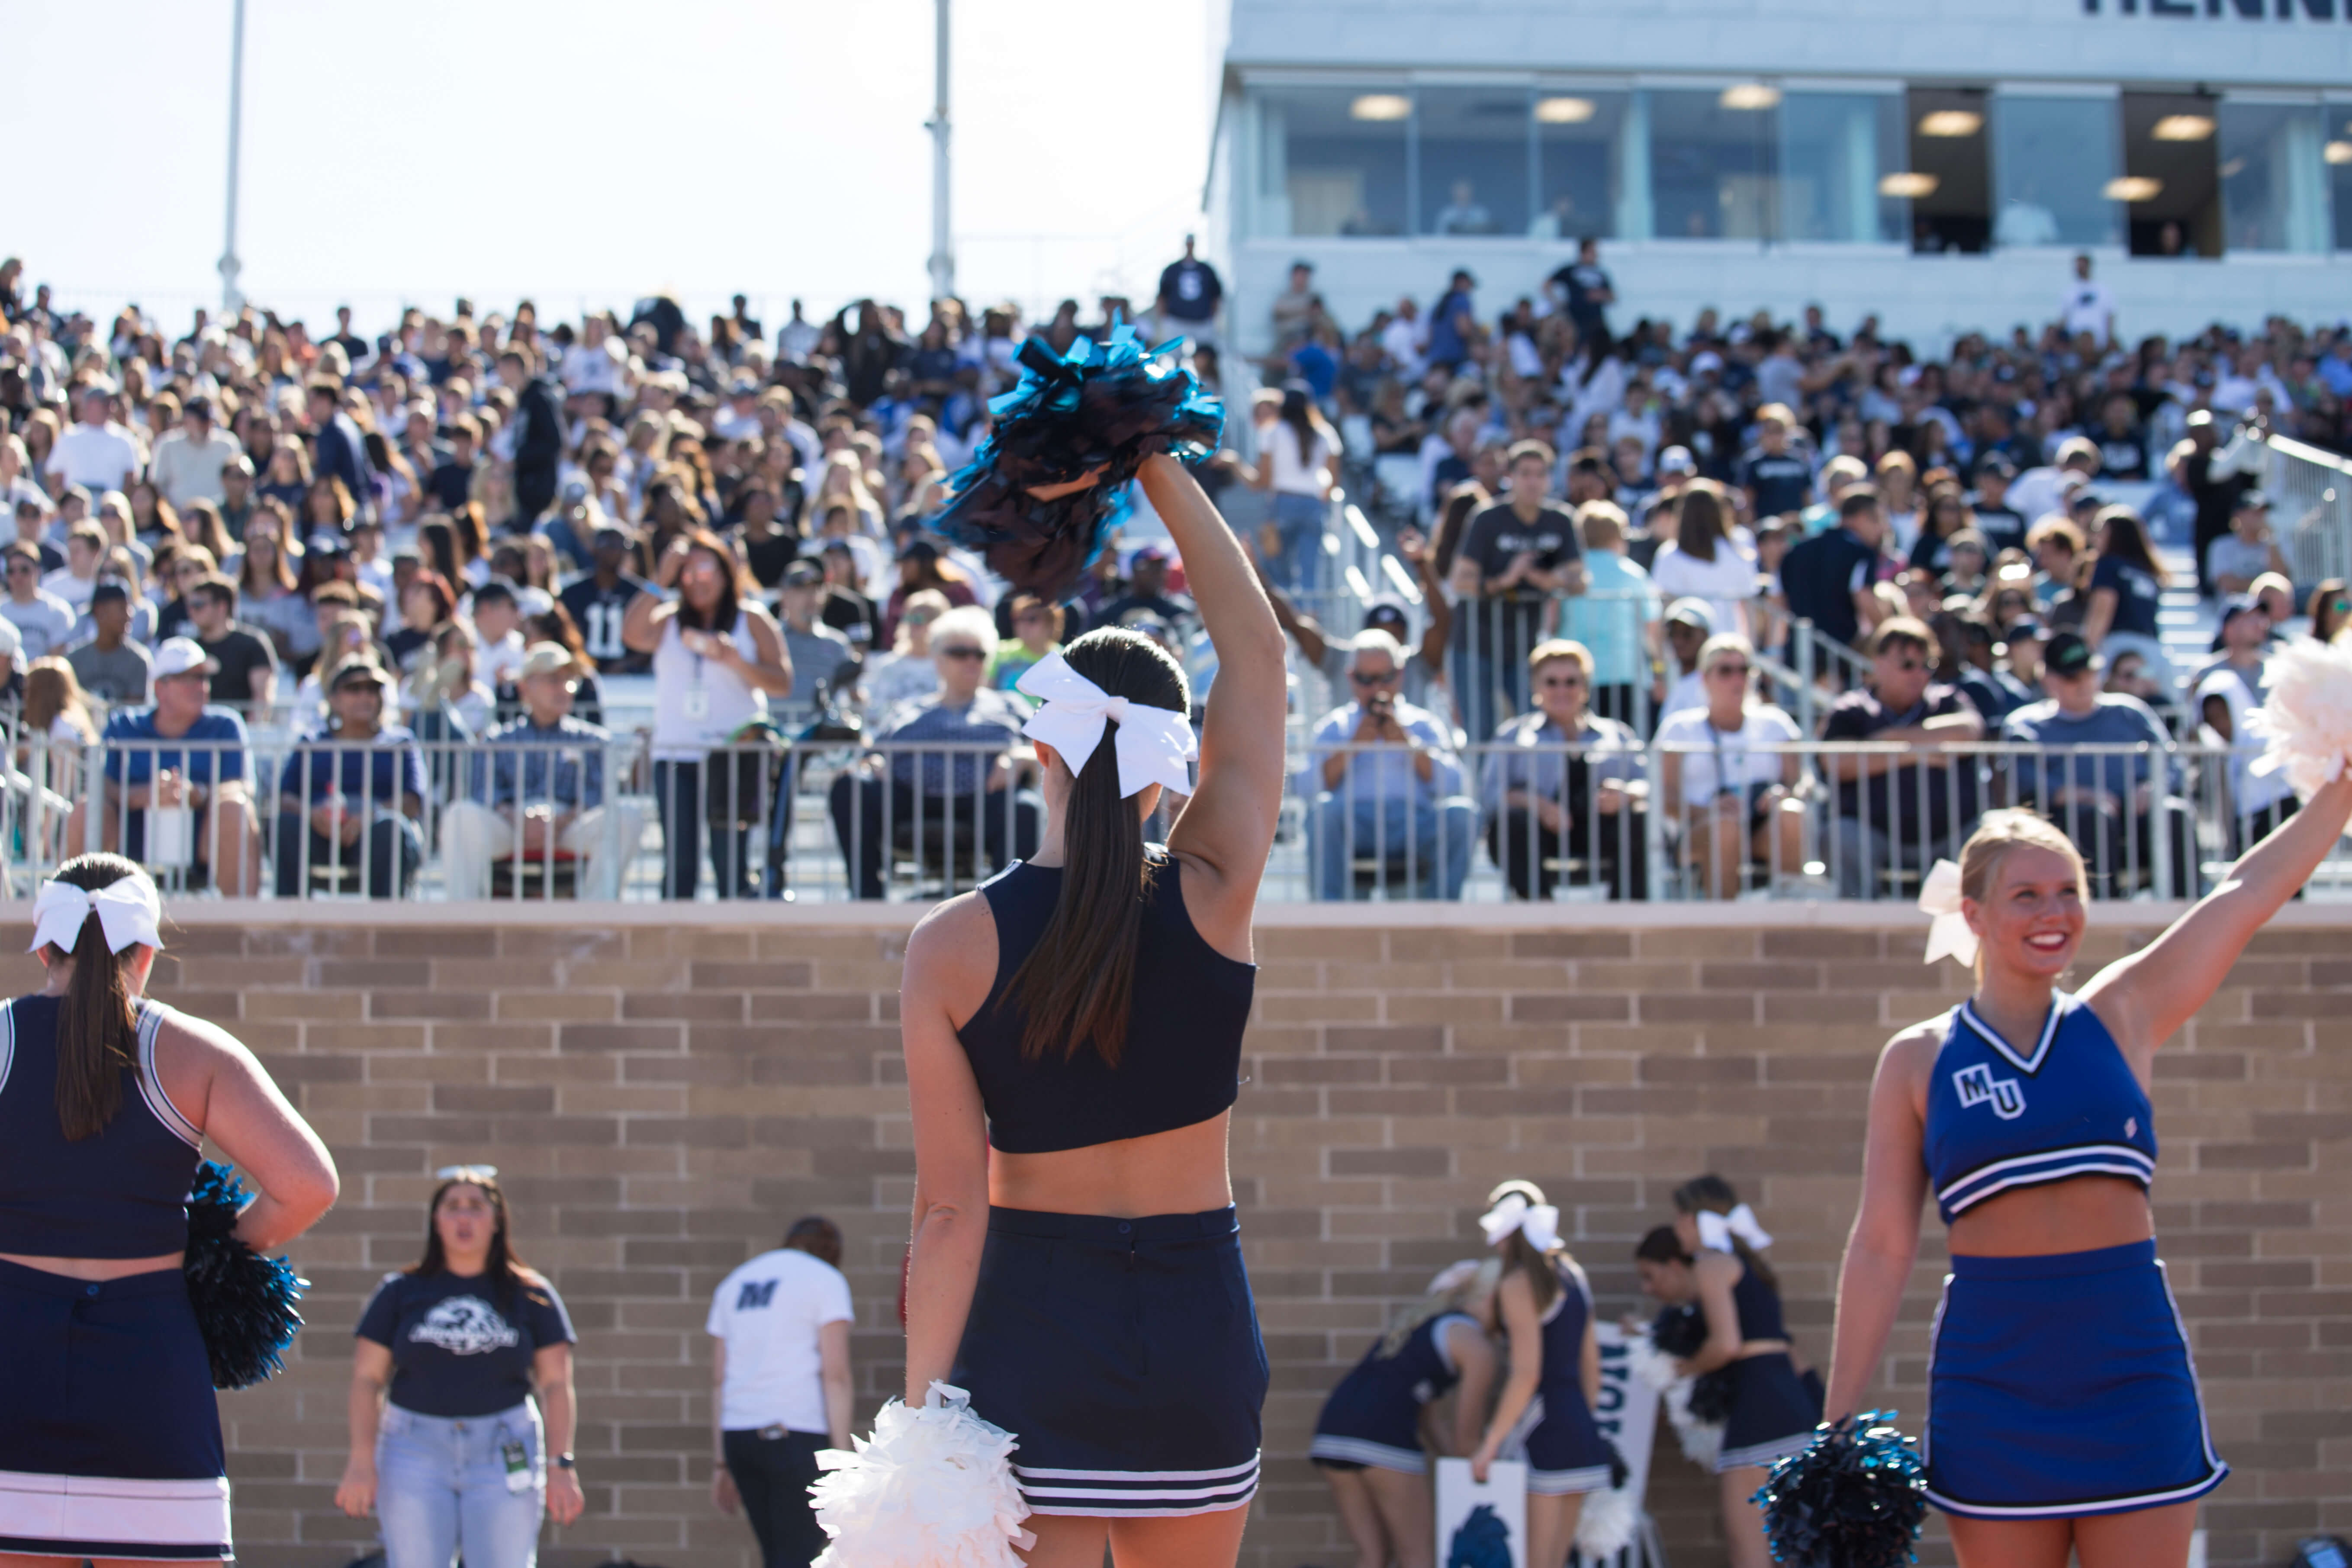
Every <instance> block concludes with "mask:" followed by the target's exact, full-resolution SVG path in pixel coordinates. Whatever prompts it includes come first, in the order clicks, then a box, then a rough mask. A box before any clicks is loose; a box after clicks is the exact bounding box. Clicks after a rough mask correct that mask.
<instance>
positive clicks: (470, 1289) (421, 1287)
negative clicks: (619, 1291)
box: [358, 1274, 579, 1418]
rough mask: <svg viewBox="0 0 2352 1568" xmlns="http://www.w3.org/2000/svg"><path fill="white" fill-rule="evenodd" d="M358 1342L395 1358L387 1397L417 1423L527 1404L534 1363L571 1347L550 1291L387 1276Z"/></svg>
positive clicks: (455, 1278)
mask: <svg viewBox="0 0 2352 1568" xmlns="http://www.w3.org/2000/svg"><path fill="white" fill-rule="evenodd" d="M358 1337H359V1338H361V1339H363V1340H373V1341H374V1342H376V1343H377V1344H380V1345H383V1346H384V1347H385V1348H386V1349H388V1350H390V1351H391V1352H392V1386H391V1388H390V1389H389V1390H388V1391H387V1394H386V1397H387V1398H389V1399H390V1400H391V1401H392V1403H393V1404H394V1405H399V1406H400V1407H401V1408H402V1409H403V1410H408V1411H414V1412H415V1414H417V1415H441V1416H448V1417H453V1418H454V1417H461V1416H468V1415H497V1414H498V1413H499V1411H501V1410H511V1409H513V1408H514V1407H515V1406H516V1405H520V1404H521V1403H522V1402H523V1400H524V1399H525V1398H526V1397H527V1396H528V1395H529V1394H530V1391H531V1387H530V1363H531V1358H532V1357H533V1356H534V1355H536V1354H538V1353H539V1352H541V1350H544V1349H545V1348H547V1347H548V1346H549V1345H568V1344H572V1343H574V1342H576V1341H577V1340H578V1339H579V1336H578V1335H577V1334H575V1333H573V1332H572V1319H571V1316H570V1315H569V1314H568V1313H566V1312H565V1311H564V1310H563V1298H562V1297H561V1296H558V1295H557V1294H556V1293H555V1287H554V1286H552V1285H550V1284H548V1283H547V1282H546V1281H544V1280H541V1281H539V1282H538V1283H536V1284H517V1285H515V1286H513V1287H512V1288H511V1289H509V1290H507V1291H504V1292H501V1291H500V1290H499V1289H498V1288H497V1287H496V1286H495V1285H493V1284H492V1283H491V1281H490V1280H489V1279H488V1278H487V1277H485V1276H483V1275H479V1274H477V1275H473V1276H471V1277H467V1276H464V1275H457V1274H387V1275H385V1276H384V1277H383V1284H382V1285H380V1286H378V1287H376V1292H375V1296H374V1297H373V1300H370V1301H369V1302H368V1304H367V1310H366V1311H364V1312H362V1313H361V1314H360V1326H359V1331H358Z"/></svg>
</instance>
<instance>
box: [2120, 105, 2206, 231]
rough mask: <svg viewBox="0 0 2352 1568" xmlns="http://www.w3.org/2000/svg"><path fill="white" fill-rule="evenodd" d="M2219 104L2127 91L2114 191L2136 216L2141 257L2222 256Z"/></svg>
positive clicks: (2134, 223)
mask: <svg viewBox="0 0 2352 1568" xmlns="http://www.w3.org/2000/svg"><path fill="white" fill-rule="evenodd" d="M2219 109H2220V101H2219V100H2217V99H2215V98H2213V97H2212V96H2211V95H2210V94H2208V93H2187V92H2127V93H2126V94H2124V100H2123V127H2124V173H2123V177H2122V178H2121V179H2118V180H2117V181H2116V183H2115V184H2114V186H2113V187H2112V188H2113V190H2114V192H2115V194H2116V199H2118V200H2119V201H2122V202H2124V203H2125V204H2126V206H2127V208H2128V210H2129V213H2130V218H2129V222H2130V226H2131V227H2130V235H2131V253H2132V254H2133V255H2134V256H2158V257H2163V256H2219V255H2221V251H2222V235H2221V176H2220V174H2219V170H2218V167H2217V164H2218V160H2217V159H2216V156H2215V147H2216V144H2217V142H2218V135H2217V132H2219V130H2220V121H2219V117H2218V110H2219Z"/></svg>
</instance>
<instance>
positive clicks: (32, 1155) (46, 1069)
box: [0, 995, 204, 1258]
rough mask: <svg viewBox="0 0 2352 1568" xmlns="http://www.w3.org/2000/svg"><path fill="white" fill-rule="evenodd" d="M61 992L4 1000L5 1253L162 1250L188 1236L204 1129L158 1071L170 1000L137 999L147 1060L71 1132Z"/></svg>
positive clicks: (0, 1237)
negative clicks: (114, 1103)
mask: <svg viewBox="0 0 2352 1568" xmlns="http://www.w3.org/2000/svg"><path fill="white" fill-rule="evenodd" d="M170 1012H171V1009H170V1008H168V1007H165V1006H163V1005H162V1004H160V1003H155V1002H146V1001H142V1002H141V1003H140V1004H139V1059H138V1060H137V1061H136V1062H134V1063H131V1064H130V1065H128V1066H125V1067H124V1068H123V1069H122V1101H121V1109H119V1110H116V1111H115V1113H114V1118H113V1120H112V1121H109V1122H108V1123H107V1124H106V1125H105V1126H104V1127H103V1128H101V1129H100V1130H99V1131H98V1133H97V1134H96V1135H95V1136H93V1137H89V1138H84V1139H81V1140H79V1142H71V1143H68V1142H66V1135H65V1129H64V1128H63V1127H62V1126H61V1125H59V1123H58V998H57V997H55V996H40V995H34V996H19V997H17V998H16V1000H15V1001H13V1002H10V1003H7V1004H6V1005H4V1006H0V1149H5V1150H6V1151H7V1152H8V1158H7V1159H6V1160H5V1162H0V1252H13V1253H16V1254H17V1255H19V1256H21V1257H31V1258H160V1257H162V1256H163V1254H165V1253H167V1252H179V1251H183V1250H184V1249H185V1248H186V1247H187V1245H188V1187H189V1184H191V1183H192V1182H194V1179H195V1174H196V1160H197V1151H198V1149H200V1148H201V1147H202V1145H203V1142H204V1139H203V1135H202V1134H201V1133H199V1132H198V1131H196V1130H195V1128H194V1126H192V1125H190V1124H189V1121H188V1119H187V1118H186V1117H184V1116H183V1115H181V1114H180V1111H179V1108H178V1107H177V1106H175V1105H173V1103H172V1101H171V1100H170V1098H169V1097H168V1096H166V1095H165V1094H164V1093H163V1085H162V1084H161V1083H160V1082H158V1081H157V1079H156V1077H155V1031H156V1030H157V1029H158V1028H160V1027H161V1026H162V1025H163V1020H164V1018H165V1017H166V1016H169V1015H170Z"/></svg>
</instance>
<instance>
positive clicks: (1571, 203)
mask: <svg viewBox="0 0 2352 1568" xmlns="http://www.w3.org/2000/svg"><path fill="white" fill-rule="evenodd" d="M1631 97H1632V95H1631V94H1629V93H1622V92H1591V91H1587V90H1585V89H1582V88H1575V89H1559V90H1553V89H1539V90H1538V92H1537V93H1536V106H1535V119H1536V168H1537V179H1538V185H1537V189H1538V195H1539V201H1538V206H1537V210H1536V215H1535V216H1534V218H1533V219H1532V220H1530V221H1529V223H1528V234H1529V235H1531V236H1533V237H1535V238H1538V239H1611V238H1614V237H1616V236H1617V235H1619V234H1620V233H1622V232H1623V228H1622V226H1621V224H1620V221H1619V214H1620V213H1621V212H1622V210H1623V208H1624V205H1625V197H1626V191H1627V182H1626V180H1625V119H1626V110H1627V108H1628V106H1629V102H1630V100H1631ZM1642 194H1643V195H1647V194H1648V193H1647V191H1646V190H1644V191H1643V193H1642Z"/></svg>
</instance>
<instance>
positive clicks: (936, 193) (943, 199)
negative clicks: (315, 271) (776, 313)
mask: <svg viewBox="0 0 2352 1568" xmlns="http://www.w3.org/2000/svg"><path fill="white" fill-rule="evenodd" d="M243 3H244V0H238V4H240V5H242V4H243ZM933 4H934V8H935V12H936V15H937V16H938V18H939V22H938V26H937V28H936V34H937V36H936V37H935V38H934V40H933V44H934V47H935V49H936V54H935V56H934V58H933V62H932V66H931V118H930V122H929V125H928V126H927V127H926V129H928V130H929V132H930V133H931V298H932V299H934V300H944V299H946V298H948V296H950V295H951V294H953V293H954V292H955V238H954V231H953V227H952V226H951V225H950V222H949V208H948V175H949V169H950V160H949V154H948V9H949V7H950V5H951V4H952V0H933Z"/></svg>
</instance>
